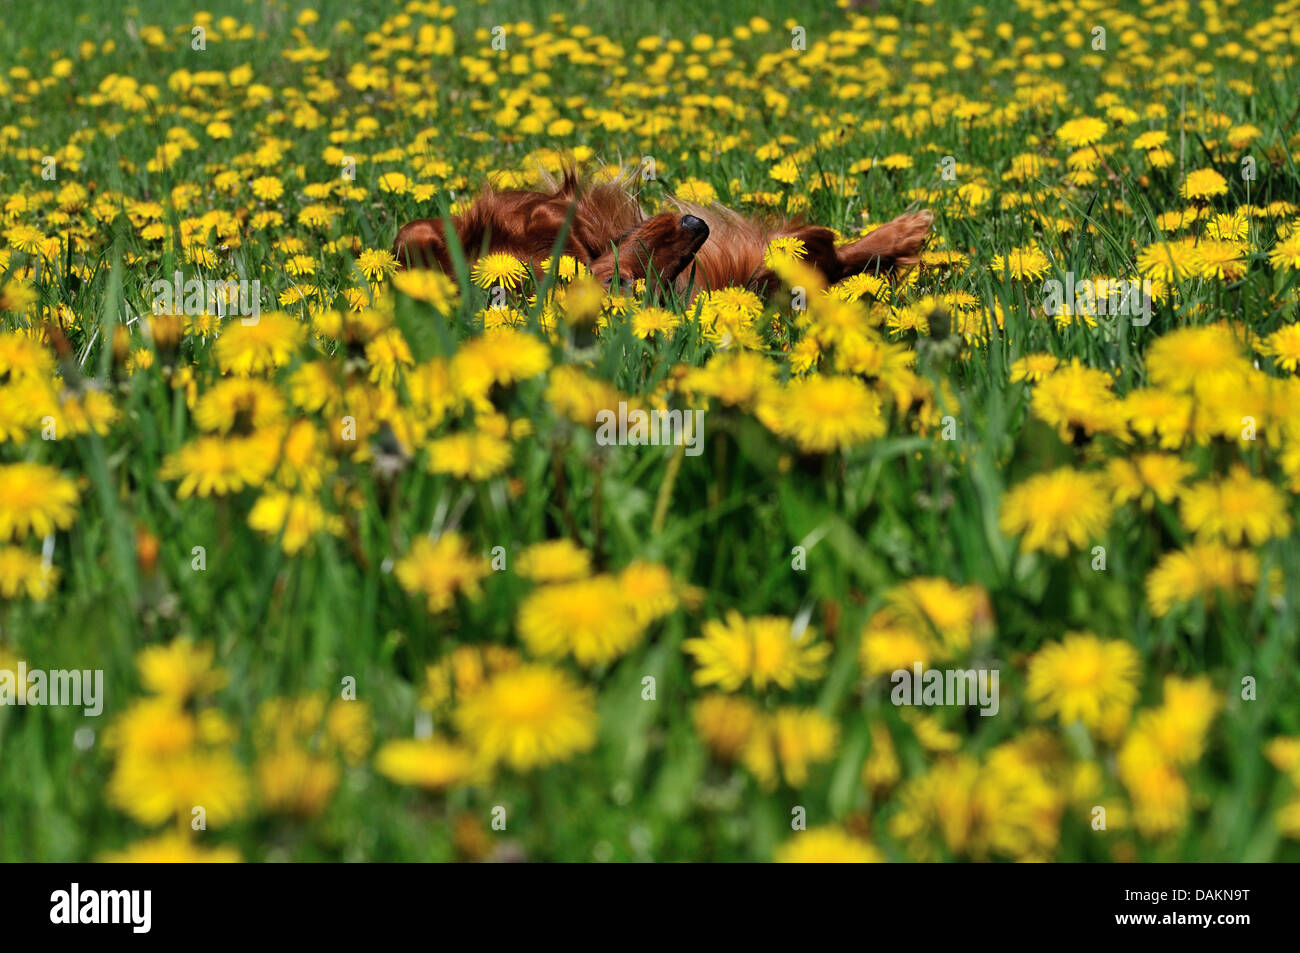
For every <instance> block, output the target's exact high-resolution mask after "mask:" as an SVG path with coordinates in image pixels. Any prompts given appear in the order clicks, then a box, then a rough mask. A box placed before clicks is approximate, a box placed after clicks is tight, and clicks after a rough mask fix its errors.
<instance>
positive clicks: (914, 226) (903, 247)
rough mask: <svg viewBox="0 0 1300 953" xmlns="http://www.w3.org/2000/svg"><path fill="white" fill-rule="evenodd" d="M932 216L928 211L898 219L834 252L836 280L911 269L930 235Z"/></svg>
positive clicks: (913, 213)
mask: <svg viewBox="0 0 1300 953" xmlns="http://www.w3.org/2000/svg"><path fill="white" fill-rule="evenodd" d="M933 222H934V214H933V213H932V212H930V211H929V210H926V211H923V212H912V213H910V214H907V215H900V216H899V217H898V218H896V219H894V220H893V221H892V222H886V223H885V224H884V225H881V226H880V227H879V228H877V229H876V230H875V231H873V232H871V234H869V235H867V236H866V237H864V238H859V239H858V240H857V241H856V242H850V243H849V244H847V245H841V246H840V247H839V248H837V249H836V255H837V256H838V258H839V263H840V272H841V273H840V277H842V278H847V277H848V276H849V275H856V274H858V273H859V272H864V271H866V272H882V273H883V272H890V271H897V270H899V269H901V268H905V267H907V266H908V265H915V264H916V263H917V262H918V261H919V260H920V259H919V255H920V253H921V248H922V247H924V245H925V240H926V238H927V237H928V236H929V234H930V226H931V224H933Z"/></svg>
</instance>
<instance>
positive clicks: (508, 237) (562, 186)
mask: <svg viewBox="0 0 1300 953" xmlns="http://www.w3.org/2000/svg"><path fill="white" fill-rule="evenodd" d="M547 184H548V185H549V186H550V191H549V192H527V191H517V190H512V191H501V192H498V191H491V190H489V191H487V192H485V193H484V194H483V195H481V196H480V197H479V198H478V199H477V200H476V201H475V202H474V204H473V205H472V206H470V208H469V209H468V210H467V211H466V212H465V213H464V214H463V215H456V216H452V218H451V228H452V229H453V230H454V232H455V237H456V240H457V241H458V242H459V243H460V247H461V248H462V249H463V250H464V254H465V256H466V257H467V258H468V259H469V260H470V261H471V262H472V261H474V260H476V259H477V258H479V257H480V256H482V255H486V254H489V253H495V252H507V253H509V254H511V255H513V256H515V257H516V258H518V259H519V260H520V261H523V262H524V263H525V264H531V265H532V266H533V268H534V270H535V272H536V273H537V274H539V275H540V274H541V273H542V269H541V263H542V262H543V261H544V260H545V259H547V258H549V257H550V256H551V254H552V251H553V250H554V248H555V244H556V242H557V241H558V240H559V237H560V235H561V233H562V232H563V231H564V226H565V222H566V221H568V222H569V228H568V232H567V234H566V235H565V239H564V245H563V247H562V248H561V250H560V251H561V254H565V255H572V256H573V257H574V258H575V259H576V260H577V261H579V262H582V263H583V264H584V265H586V266H587V267H588V268H590V269H591V272H592V274H593V275H594V276H595V277H596V278H597V279H598V280H600V281H602V282H604V283H605V284H606V285H607V286H608V285H609V284H610V283H611V282H612V281H613V280H614V278H615V276H616V275H617V277H618V279H619V282H620V284H622V285H624V286H629V287H630V286H631V285H632V284H634V283H635V282H636V281H637V280H638V279H642V278H644V279H647V281H648V283H650V284H651V285H652V286H653V287H655V288H656V289H657V290H660V291H662V290H665V289H668V288H675V289H676V290H677V291H678V292H679V293H686V292H689V291H690V290H692V289H700V288H703V289H716V288H723V287H727V286H730V285H735V286H740V287H745V288H750V289H752V290H754V291H756V292H758V293H759V294H761V295H764V296H766V295H767V294H768V293H769V292H770V291H772V290H773V288H774V287H775V286H776V284H777V279H776V276H775V275H774V274H773V273H772V272H771V270H770V269H768V268H767V267H766V266H765V265H764V263H763V262H764V255H765V252H766V250H767V247H768V244H769V243H770V242H771V241H772V240H773V239H777V238H784V237H791V238H797V239H799V240H800V241H801V242H803V245H804V249H805V254H804V261H805V262H806V263H808V264H810V265H812V266H813V267H815V268H816V269H817V270H818V271H820V272H821V273H822V274H823V275H824V276H825V277H826V280H827V281H828V282H831V283H834V282H836V281H839V280H840V279H841V278H846V277H848V276H850V275H855V274H858V273H859V272H879V273H882V274H883V273H890V272H894V271H896V270H898V269H901V268H904V267H906V266H908V265H912V264H915V263H916V262H917V255H918V253H919V252H920V250H921V247H922V245H924V244H925V240H926V237H927V235H928V233H929V230H930V224H931V222H932V221H933V220H934V216H933V215H932V214H931V213H930V212H928V211H922V212H914V213H911V214H908V215H900V216H899V217H898V218H896V219H894V220H893V221H892V222H888V223H886V224H884V225H881V226H880V227H879V228H877V229H875V230H874V231H872V232H871V233H870V234H868V235H867V236H866V237H864V238H860V239H858V240H857V241H853V242H849V243H848V244H845V245H839V246H837V245H836V244H835V234H834V232H832V231H831V230H830V229H829V228H823V227H822V226H820V225H805V224H801V223H798V222H794V221H790V220H781V221H774V222H767V223H764V222H758V221H753V220H750V219H747V218H744V217H742V216H741V215H739V214H738V213H736V212H733V211H731V210H730V209H727V208H723V207H722V206H720V205H713V206H710V207H707V208H706V207H704V206H701V205H697V204H695V203H691V202H684V201H681V200H677V199H673V200H672V204H673V205H674V206H675V208H676V211H672V212H661V213H660V214H658V215H652V216H649V217H647V216H646V215H645V214H644V213H643V212H642V211H641V206H640V204H639V203H638V202H637V200H636V198H635V197H634V196H633V194H632V192H631V189H630V181H629V180H628V179H627V178H621V179H616V180H614V181H612V182H604V183H597V184H588V185H585V186H584V185H583V183H581V182H580V181H579V179H578V177H577V175H576V173H574V172H573V171H572V170H569V171H566V172H565V174H564V178H563V180H562V181H560V182H554V181H548V183H547ZM448 237H449V236H448V233H447V223H446V222H444V220H443V219H439V218H422V219H417V220H416V221H413V222H410V223H408V224H406V225H403V226H402V228H401V229H400V230H399V231H398V233H397V239H396V241H394V242H393V256H394V257H395V258H396V259H397V261H398V264H399V266H409V267H424V268H431V267H436V268H441V269H442V270H443V271H444V272H445V273H446V274H448V275H451V274H454V271H453V268H452V259H451V254H450V252H449V246H448ZM692 265H693V266H694V267H691V266H692Z"/></svg>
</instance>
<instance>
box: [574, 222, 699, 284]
mask: <svg viewBox="0 0 1300 953" xmlns="http://www.w3.org/2000/svg"><path fill="white" fill-rule="evenodd" d="M708 237H709V226H708V225H706V224H705V223H704V221H703V219H700V218H696V217H695V216H694V215H678V214H677V213H675V212H663V213H661V214H659V215H655V216H653V217H652V218H648V219H646V220H645V221H644V222H642V223H641V224H640V225H638V226H636V227H635V228H633V229H631V230H630V231H628V232H627V233H626V234H624V235H621V236H619V237H618V238H617V239H615V240H614V242H613V247H612V248H611V249H610V250H609V251H607V252H605V254H603V255H601V256H600V257H599V258H598V259H596V261H594V262H593V263H592V266H591V271H592V274H593V275H595V277H596V278H597V279H598V280H600V281H602V282H604V284H605V285H606V287H608V286H609V285H610V284H611V283H612V282H613V280H614V278H615V276H617V277H618V279H619V283H620V284H621V285H624V286H630V285H633V284H635V283H636V281H637V280H638V279H641V278H645V279H647V282H649V283H651V284H655V285H657V288H658V289H659V290H667V289H668V288H670V287H672V285H673V282H675V281H676V280H677V277H678V276H679V275H680V274H682V272H684V271H685V270H686V268H687V267H688V266H689V265H690V263H691V261H692V259H693V258H694V257H695V253H696V252H697V251H699V250H700V247H701V246H702V245H703V244H704V242H705V241H706V240H707V239H708Z"/></svg>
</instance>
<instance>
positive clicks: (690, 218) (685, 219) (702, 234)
mask: <svg viewBox="0 0 1300 953" xmlns="http://www.w3.org/2000/svg"><path fill="white" fill-rule="evenodd" d="M677 224H678V225H680V226H681V227H682V228H683V229H685V230H686V231H688V232H690V233H691V235H693V236H695V237H697V238H708V237H709V226H708V225H706V224H705V223H704V219H702V218H696V217H695V216H694V215H683V216H682V220H681V221H680V222H678V223H677Z"/></svg>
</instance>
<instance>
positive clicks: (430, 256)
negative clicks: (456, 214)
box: [393, 218, 458, 275]
mask: <svg viewBox="0 0 1300 953" xmlns="http://www.w3.org/2000/svg"><path fill="white" fill-rule="evenodd" d="M457 224H458V222H457V220H456V219H454V218H453V219H452V220H451V225H450V228H451V229H453V230H454V229H455V228H456V226H457ZM448 227H449V226H448V224H447V222H445V221H444V220H443V219H441V218H420V219H416V220H415V221H414V222H408V223H407V224H405V225H403V226H402V227H401V229H400V230H399V231H398V232H397V238H396V239H394V240H393V257H394V258H396V259H397V267H398V268H440V269H442V271H443V272H444V273H446V274H448V275H450V274H452V273H453V272H452V266H451V255H450V254H449V253H448V251H447V229H448Z"/></svg>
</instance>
